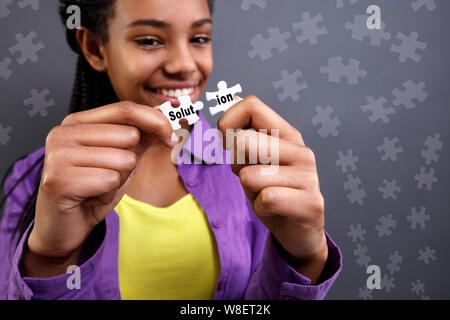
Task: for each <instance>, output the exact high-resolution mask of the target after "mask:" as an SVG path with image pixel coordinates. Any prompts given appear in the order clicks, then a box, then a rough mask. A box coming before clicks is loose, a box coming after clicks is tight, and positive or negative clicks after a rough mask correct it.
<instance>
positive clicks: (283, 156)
mask: <svg viewBox="0 0 450 320" xmlns="http://www.w3.org/2000/svg"><path fill="white" fill-rule="evenodd" d="M232 157H233V158H232V160H233V164H232V166H231V167H232V170H233V172H234V173H235V174H238V172H239V170H240V169H241V168H243V167H245V166H247V165H249V164H272V165H280V164H281V165H293V164H296V165H299V166H301V167H304V168H311V169H315V168H316V162H315V156H314V153H313V152H312V150H311V149H310V148H308V147H306V146H301V145H299V144H293V143H292V142H289V141H286V140H280V139H278V138H276V137H273V136H270V135H266V134H264V133H261V132H257V131H254V130H239V131H238V132H237V133H236V134H235V135H234V143H233V153H232Z"/></svg>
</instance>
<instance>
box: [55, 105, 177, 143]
mask: <svg viewBox="0 0 450 320" xmlns="http://www.w3.org/2000/svg"><path fill="white" fill-rule="evenodd" d="M83 123H84V124H89V123H90V124H94V123H109V124H122V125H130V126H134V127H136V128H138V129H139V130H141V132H142V139H144V140H146V141H147V142H148V144H149V145H150V144H151V143H150V140H153V137H154V136H157V137H159V139H160V140H161V141H162V142H163V143H165V144H166V145H167V146H169V147H173V146H174V145H175V144H176V143H174V142H172V140H171V138H172V132H173V130H172V126H171V124H170V122H169V120H168V119H167V118H166V117H165V116H164V115H163V114H162V112H160V111H158V110H154V109H153V108H151V107H148V106H144V105H139V104H136V103H133V102H129V101H123V102H118V103H114V104H110V105H107V106H102V107H98V108H95V109H91V110H86V111H80V112H76V113H72V114H70V115H68V116H67V117H66V118H65V119H64V121H63V122H62V124H61V125H62V126H66V125H74V124H83Z"/></svg>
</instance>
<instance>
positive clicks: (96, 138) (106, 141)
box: [47, 124, 141, 149]
mask: <svg viewBox="0 0 450 320" xmlns="http://www.w3.org/2000/svg"><path fill="white" fill-rule="evenodd" d="M140 139H141V132H140V131H139V129H137V128H136V127H133V126H127V125H118V124H78V125H64V126H57V127H55V128H53V129H52V130H51V131H50V133H49V134H48V136H47V141H51V142H52V143H51V144H52V145H62V146H68V145H82V146H92V147H111V148H120V149H127V148H132V147H134V146H135V145H136V144H137V143H139V141H140Z"/></svg>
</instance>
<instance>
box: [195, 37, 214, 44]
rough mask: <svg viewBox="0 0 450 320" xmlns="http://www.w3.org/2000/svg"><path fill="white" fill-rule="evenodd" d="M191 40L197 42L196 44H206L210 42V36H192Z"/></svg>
mask: <svg viewBox="0 0 450 320" xmlns="http://www.w3.org/2000/svg"><path fill="white" fill-rule="evenodd" d="M191 42H193V43H198V44H207V43H209V42H211V37H200V36H198V37H194V38H193V39H192V40H191Z"/></svg>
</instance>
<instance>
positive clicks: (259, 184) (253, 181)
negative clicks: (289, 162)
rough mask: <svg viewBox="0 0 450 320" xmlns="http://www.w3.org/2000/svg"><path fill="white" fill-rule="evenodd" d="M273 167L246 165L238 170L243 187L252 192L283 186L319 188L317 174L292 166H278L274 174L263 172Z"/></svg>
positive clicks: (304, 188) (303, 188) (301, 188)
mask: <svg viewBox="0 0 450 320" xmlns="http://www.w3.org/2000/svg"><path fill="white" fill-rule="evenodd" d="M272 169H273V168H272V167H271V166H267V165H254V166H246V167H244V168H242V169H241V171H240V172H239V179H240V181H241V184H242V186H243V187H244V188H247V189H249V190H250V191H252V192H254V193H259V192H261V190H262V189H264V188H268V187H285V188H292V189H298V190H306V189H307V190H319V189H320V186H319V179H318V178H317V174H315V173H313V172H309V171H299V170H298V168H297V167H294V166H280V167H278V168H277V171H276V173H275V172H274V174H265V172H264V170H266V171H267V172H270V170H272Z"/></svg>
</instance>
